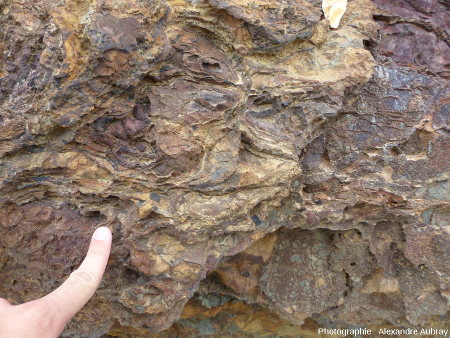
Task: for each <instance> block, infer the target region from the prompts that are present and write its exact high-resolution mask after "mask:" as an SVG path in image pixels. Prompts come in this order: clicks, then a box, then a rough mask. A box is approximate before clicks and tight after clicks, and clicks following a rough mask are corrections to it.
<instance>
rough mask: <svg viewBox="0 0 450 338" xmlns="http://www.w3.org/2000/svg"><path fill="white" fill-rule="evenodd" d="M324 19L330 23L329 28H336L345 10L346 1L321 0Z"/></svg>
mask: <svg viewBox="0 0 450 338" xmlns="http://www.w3.org/2000/svg"><path fill="white" fill-rule="evenodd" d="M322 9H323V13H324V14H325V18H326V19H328V21H330V27H331V28H338V27H339V22H340V21H341V18H342V16H343V15H344V13H345V11H346V10H347V0H322Z"/></svg>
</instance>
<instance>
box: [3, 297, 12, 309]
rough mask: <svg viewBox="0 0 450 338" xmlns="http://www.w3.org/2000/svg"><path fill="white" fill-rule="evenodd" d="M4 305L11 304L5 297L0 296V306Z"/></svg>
mask: <svg viewBox="0 0 450 338" xmlns="http://www.w3.org/2000/svg"><path fill="white" fill-rule="evenodd" d="M4 306H11V304H10V303H9V302H8V301H7V300H6V299H5V298H0V307H4Z"/></svg>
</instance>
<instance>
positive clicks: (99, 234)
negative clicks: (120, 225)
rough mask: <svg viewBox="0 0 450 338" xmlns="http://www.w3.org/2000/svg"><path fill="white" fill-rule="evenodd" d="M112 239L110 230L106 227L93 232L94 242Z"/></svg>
mask: <svg viewBox="0 0 450 338" xmlns="http://www.w3.org/2000/svg"><path fill="white" fill-rule="evenodd" d="M111 238H112V233H111V230H109V228H107V227H99V228H97V229H96V230H95V231H94V234H93V235H92V239H94V240H96V241H106V240H108V239H111Z"/></svg>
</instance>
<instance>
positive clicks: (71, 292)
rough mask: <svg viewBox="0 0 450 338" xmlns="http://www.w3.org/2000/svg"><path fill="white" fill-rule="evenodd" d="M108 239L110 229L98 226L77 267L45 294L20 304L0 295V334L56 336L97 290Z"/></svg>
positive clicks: (17, 337) (1, 337) (31, 337)
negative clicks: (84, 255)
mask: <svg viewBox="0 0 450 338" xmlns="http://www.w3.org/2000/svg"><path fill="white" fill-rule="evenodd" d="M111 242H112V234H111V231H110V230H109V229H108V228H106V227H100V228H98V229H97V230H96V231H95V232H94V235H93V236H92V239H91V243H90V245H89V249H88V253H87V255H86V257H85V259H84V261H83V262H82V263H81V265H80V267H79V268H78V269H77V270H75V271H74V272H72V273H71V274H70V276H69V278H68V279H67V280H66V281H65V282H64V283H63V284H62V285H61V286H60V287H59V288H57V289H56V290H54V291H53V292H51V293H49V294H48V295H46V296H44V297H42V298H39V299H36V300H33V301H30V302H27V303H23V304H20V305H11V304H10V303H9V302H8V301H7V300H6V299H3V298H0V338H11V337H14V338H22V337H24V338H25V337H26V338H42V337H49V338H52V337H58V336H59V335H60V334H61V332H62V331H63V330H64V327H65V325H66V324H67V322H69V320H70V319H71V318H72V317H73V316H74V315H75V314H76V313H77V312H78V311H79V310H80V309H81V308H82V307H83V306H84V305H85V304H86V303H87V301H88V300H89V299H90V298H91V297H92V296H93V295H94V293H95V291H96V290H97V288H98V286H99V284H100V281H101V279H102V277H103V273H104V271H105V268H106V264H107V263H108V258H109V254H110V251H111Z"/></svg>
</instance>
